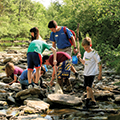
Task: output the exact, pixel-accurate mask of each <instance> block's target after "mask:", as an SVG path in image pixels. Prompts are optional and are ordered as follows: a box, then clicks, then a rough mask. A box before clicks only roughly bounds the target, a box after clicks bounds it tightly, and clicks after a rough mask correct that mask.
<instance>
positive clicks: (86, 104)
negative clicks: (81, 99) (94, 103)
mask: <svg viewBox="0 0 120 120" xmlns="http://www.w3.org/2000/svg"><path fill="white" fill-rule="evenodd" d="M90 100H91V98H87V99H86V100H85V106H86V107H89V106H90V105H89V104H90Z"/></svg>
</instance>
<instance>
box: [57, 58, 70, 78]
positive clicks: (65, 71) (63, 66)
mask: <svg viewBox="0 0 120 120" xmlns="http://www.w3.org/2000/svg"><path fill="white" fill-rule="evenodd" d="M71 63H72V60H71V59H69V60H65V61H63V62H61V63H60V64H59V66H58V72H57V77H58V78H69V77H70V71H71V70H70V69H71Z"/></svg>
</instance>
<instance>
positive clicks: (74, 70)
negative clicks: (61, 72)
mask: <svg viewBox="0 0 120 120" xmlns="http://www.w3.org/2000/svg"><path fill="white" fill-rule="evenodd" d="M71 71H72V72H73V73H76V72H77V71H76V69H75V68H74V66H73V65H71Z"/></svg>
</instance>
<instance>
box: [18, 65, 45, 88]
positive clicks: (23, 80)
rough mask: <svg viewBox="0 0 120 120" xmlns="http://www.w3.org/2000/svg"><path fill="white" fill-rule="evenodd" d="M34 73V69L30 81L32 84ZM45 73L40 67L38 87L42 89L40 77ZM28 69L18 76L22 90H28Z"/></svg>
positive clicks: (43, 68) (42, 67)
mask: <svg viewBox="0 0 120 120" xmlns="http://www.w3.org/2000/svg"><path fill="white" fill-rule="evenodd" d="M35 73H36V69H35V68H34V69H33V71H32V80H33V82H34V80H35ZM45 73H46V70H45V67H44V66H41V73H40V87H42V78H41V76H42V75H44V74H45ZM27 74H28V69H25V70H24V71H23V72H22V74H21V75H20V76H19V79H18V80H19V82H20V84H21V87H22V89H26V88H28V85H29V83H28V75H27ZM33 82H32V85H33V86H34V83H33Z"/></svg>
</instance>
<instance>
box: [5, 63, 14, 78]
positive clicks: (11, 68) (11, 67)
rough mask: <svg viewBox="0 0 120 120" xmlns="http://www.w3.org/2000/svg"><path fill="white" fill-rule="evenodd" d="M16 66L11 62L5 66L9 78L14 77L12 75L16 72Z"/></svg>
mask: <svg viewBox="0 0 120 120" xmlns="http://www.w3.org/2000/svg"><path fill="white" fill-rule="evenodd" d="M14 69H15V67H14V64H13V63H11V62H8V63H7V64H6V65H5V72H6V74H7V77H9V76H10V75H12V73H13V72H14Z"/></svg>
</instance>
